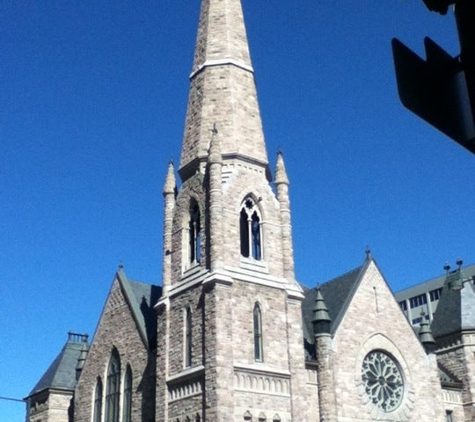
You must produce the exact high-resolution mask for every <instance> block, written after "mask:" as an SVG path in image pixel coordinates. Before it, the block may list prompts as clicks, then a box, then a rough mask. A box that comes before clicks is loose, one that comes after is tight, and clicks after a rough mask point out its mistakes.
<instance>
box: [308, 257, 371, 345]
mask: <svg viewBox="0 0 475 422" xmlns="http://www.w3.org/2000/svg"><path fill="white" fill-rule="evenodd" d="M367 262H368V260H367ZM367 262H365V264H364V265H363V266H361V267H358V268H355V269H354V270H352V271H350V272H347V273H346V274H343V275H342V276H340V277H337V278H334V279H333V280H330V281H327V282H326V283H323V284H321V285H320V286H319V287H318V288H319V289H320V292H321V293H322V295H323V299H324V300H325V304H326V306H327V308H328V314H329V315H330V318H331V330H330V332H331V334H333V333H334V332H335V331H336V329H337V327H338V325H339V323H340V320H341V318H342V316H343V314H344V312H345V310H346V307H347V305H348V303H349V300H350V299H351V297H352V296H353V292H354V290H355V287H356V285H357V284H358V281H359V280H360V277H361V274H362V273H363V272H364V270H365V269H366V267H367ZM304 295H305V299H304V300H303V302H302V317H303V321H304V327H303V329H304V339H305V340H306V341H307V342H308V343H310V344H313V343H314V338H313V327H312V310H313V306H314V304H315V298H316V295H317V288H313V289H308V288H304Z"/></svg>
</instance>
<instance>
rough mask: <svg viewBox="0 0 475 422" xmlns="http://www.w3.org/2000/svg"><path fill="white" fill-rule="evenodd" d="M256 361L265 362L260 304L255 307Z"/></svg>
mask: <svg viewBox="0 0 475 422" xmlns="http://www.w3.org/2000/svg"><path fill="white" fill-rule="evenodd" d="M253 318H254V360H256V361H258V362H262V361H263V360H264V357H263V350H262V313H261V308H260V306H259V304H258V303H256V304H255V305H254V312H253Z"/></svg>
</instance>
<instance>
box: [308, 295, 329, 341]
mask: <svg viewBox="0 0 475 422" xmlns="http://www.w3.org/2000/svg"><path fill="white" fill-rule="evenodd" d="M330 323H331V318H330V315H329V313H328V309H327V305H326V304H325V300H324V299H323V295H322V292H321V291H320V288H317V295H316V296H315V305H314V306H313V310H312V325H313V334H314V335H315V336H320V335H327V334H329V333H330Z"/></svg>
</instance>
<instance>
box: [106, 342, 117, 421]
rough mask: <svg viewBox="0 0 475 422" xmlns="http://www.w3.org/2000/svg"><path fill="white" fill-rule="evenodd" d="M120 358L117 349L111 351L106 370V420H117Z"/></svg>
mask: <svg viewBox="0 0 475 422" xmlns="http://www.w3.org/2000/svg"><path fill="white" fill-rule="evenodd" d="M119 399H120V358H119V354H118V353H117V350H116V349H114V350H113V351H112V355H111V360H110V362H109V368H108V370H107V393H106V421H105V422H119Z"/></svg>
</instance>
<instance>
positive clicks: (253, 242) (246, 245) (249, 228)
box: [239, 198, 262, 260]
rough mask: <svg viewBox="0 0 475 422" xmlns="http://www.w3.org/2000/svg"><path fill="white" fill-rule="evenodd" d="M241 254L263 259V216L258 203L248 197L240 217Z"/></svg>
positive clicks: (246, 256)
mask: <svg viewBox="0 0 475 422" xmlns="http://www.w3.org/2000/svg"><path fill="white" fill-rule="evenodd" d="M239 226H240V234H241V255H242V256H244V257H245V258H254V259H255V260H260V259H262V233H261V229H262V228H261V218H260V216H259V210H258V208H257V205H256V204H255V202H254V201H253V200H252V199H251V198H247V199H246V200H245V201H244V204H243V206H242V208H241V213H240V219H239Z"/></svg>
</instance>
